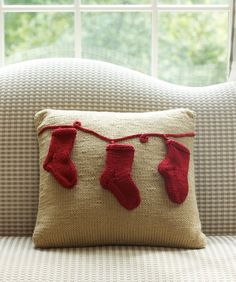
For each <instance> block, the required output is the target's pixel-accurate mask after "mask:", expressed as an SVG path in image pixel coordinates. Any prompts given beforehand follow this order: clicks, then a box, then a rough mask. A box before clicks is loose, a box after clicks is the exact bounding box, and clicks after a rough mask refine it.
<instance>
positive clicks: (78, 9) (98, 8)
mask: <svg viewBox="0 0 236 282" xmlns="http://www.w3.org/2000/svg"><path fill="white" fill-rule="evenodd" d="M233 1H234V0H230V1H229V3H228V4H212V5H211V4H199V5H196V4H186V5H185V4H181V5H180V4H170V5H166V4H160V3H159V2H158V0H151V2H150V4H145V5H136V4H132V5H128V4H121V5H117V4H112V5H102V4H101V5H100V4H96V5H93V4H89V5H85V4H81V0H74V3H73V4H70V5H63V4H58V5H47V4H46V5H43V4H39V5H20V4H17V5H7V4H4V3H3V2H4V0H0V67H1V66H4V61H5V38H4V37H5V36H4V15H5V13H10V12H14V13H15V12H49V13H50V12H72V13H74V30H75V34H74V36H75V40H74V49H75V54H74V55H75V58H81V53H82V52H81V14H82V13H83V12H149V13H150V14H151V18H152V20H151V22H152V26H151V46H150V48H151V53H150V54H151V71H150V73H151V75H152V76H153V77H158V14H159V12H169V13H171V12H206V11H215V12H223V11H225V12H227V13H228V50H227V73H229V67H230V53H231V37H232V25H233V22H232V19H233Z"/></svg>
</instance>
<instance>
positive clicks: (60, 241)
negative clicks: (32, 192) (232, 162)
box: [33, 109, 205, 248]
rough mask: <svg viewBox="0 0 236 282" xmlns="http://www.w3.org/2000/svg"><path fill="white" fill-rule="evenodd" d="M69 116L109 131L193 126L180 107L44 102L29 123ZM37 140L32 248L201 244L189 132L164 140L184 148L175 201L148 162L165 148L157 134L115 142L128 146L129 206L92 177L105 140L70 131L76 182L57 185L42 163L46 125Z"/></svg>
mask: <svg viewBox="0 0 236 282" xmlns="http://www.w3.org/2000/svg"><path fill="white" fill-rule="evenodd" d="M77 120H78V121H79V122H81V124H82V126H84V127H85V128H88V129H90V130H94V131H95V132H97V133H100V134H102V135H105V136H107V137H110V138H120V137H124V136H128V135H133V134H137V133H148V132H149V133H150V132H159V133H169V134H181V133H188V132H194V129H195V115H194V112H192V111H190V110H188V109H175V110H169V111H159V112H147V113H114V112H88V111H62V110H51V109H46V110H42V111H40V112H38V113H37V114H36V118H35V125H36V128H37V131H38V132H39V131H40V130H41V129H42V128H44V127H45V126H54V125H73V123H74V122H75V121H77ZM38 139H39V151H40V153H39V159H40V191H39V210H38V216H37V222H36V227H35V230H34V234H33V240H34V243H35V245H36V246H37V247H41V248H48V247H70V246H72V247H76V246H89V245H90V246H91V245H112V244H113V245H115V244H119V245H122V244H123V245H159V246H169V247H185V248H203V247H204V246H205V236H204V234H202V232H201V223H200V220H199V214H198V208H197V202H196V196H195V181H194V162H193V143H194V137H193V136H191V137H181V138H173V139H172V140H176V141H177V140H178V142H180V143H182V144H183V145H184V146H185V147H186V148H187V149H188V150H189V151H190V164H189V171H188V182H189V194H188V197H187V199H186V200H185V202H184V203H183V204H181V205H177V204H175V203H173V202H171V201H170V199H169V198H168V195H167V193H166V190H165V184H164V180H163V178H162V176H161V175H160V174H159V173H158V172H157V168H156V167H157V165H158V164H159V163H160V161H161V160H163V159H164V157H165V155H166V145H165V142H164V141H165V140H164V139H163V138H160V137H149V141H148V142H146V143H142V142H140V140H139V138H134V139H130V140H125V141H121V142H119V144H123V145H124V144H132V145H133V147H134V148H135V159H134V163H133V169H132V178H133V180H134V182H135V183H136V185H137V186H138V187H139V190H140V194H141V199H142V200H141V204H140V206H139V207H137V208H136V209H134V210H132V211H129V210H127V209H125V208H124V207H123V206H121V205H120V204H119V202H118V201H117V199H116V198H115V197H114V195H113V194H112V193H110V192H108V191H107V190H105V189H102V187H101V185H100V183H99V178H100V175H101V173H102V171H103V168H104V165H105V156H106V144H107V142H104V140H101V139H99V138H97V137H96V136H94V135H92V134H88V133H87V132H83V131H80V130H79V131H78V132H77V136H76V140H75V143H74V146H73V151H72V154H71V160H73V162H74V165H75V166H76V170H77V172H78V183H77V185H76V186H75V187H74V188H72V189H65V188H64V187H62V185H61V184H60V182H58V181H57V180H56V179H55V178H54V177H52V175H51V174H50V173H48V171H46V170H44V169H43V163H44V160H45V158H46V156H47V154H48V150H49V145H50V142H51V130H46V131H44V132H43V133H42V134H40V135H39V137H38ZM170 140H171V139H170ZM64 143H65V141H64ZM57 149H58V148H57ZM61 151H62V149H61ZM123 155H124V154H123ZM57 158H58V156H57ZM122 165H123V166H124V165H125V164H124V163H122V164H121V166H122ZM118 175H119V174H118ZM118 175H116V177H117V178H118ZM122 183H124V181H123V182H122Z"/></svg>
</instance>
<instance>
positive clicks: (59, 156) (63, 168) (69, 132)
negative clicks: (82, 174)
mask: <svg viewBox="0 0 236 282" xmlns="http://www.w3.org/2000/svg"><path fill="white" fill-rule="evenodd" d="M76 133H77V130H76V129H75V128H59V129H54V130H53V131H52V137H51V143H50V147H49V150H48V154H47V157H46V159H45V161H44V164H43V168H44V169H45V170H47V171H48V172H50V173H51V174H52V175H53V176H54V177H55V178H56V179H57V181H58V182H59V183H60V184H61V185H62V186H63V187H65V188H72V187H73V186H75V185H76V183H77V170H76V167H75V165H74V163H73V162H72V160H71V158H70V155H71V151H72V149H73V145H74V141H75V137H76Z"/></svg>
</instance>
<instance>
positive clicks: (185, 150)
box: [166, 139, 190, 154]
mask: <svg viewBox="0 0 236 282" xmlns="http://www.w3.org/2000/svg"><path fill="white" fill-rule="evenodd" d="M168 144H173V145H174V146H175V147H176V148H178V149H179V150H181V151H183V152H186V153H188V154H189V153H190V152H189V149H188V148H187V147H186V146H184V145H183V144H181V143H179V142H177V141H175V140H173V139H167V140H166V145H168Z"/></svg>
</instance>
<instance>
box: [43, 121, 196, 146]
mask: <svg viewBox="0 0 236 282" xmlns="http://www.w3.org/2000/svg"><path fill="white" fill-rule="evenodd" d="M57 128H76V129H77V130H80V131H83V132H86V133H89V134H91V135H94V136H96V137H98V138H99V139H101V140H103V141H106V142H108V143H116V142H120V141H124V140H129V139H134V138H139V140H140V142H142V143H146V142H148V140H149V137H161V138H163V139H168V137H176V138H180V137H194V136H195V132H186V133H167V134H164V133H158V132H153V133H138V134H133V135H128V136H124V137H120V138H109V137H107V136H104V135H102V134H100V133H98V132H96V131H94V130H92V129H89V128H85V127H83V126H82V125H81V123H80V121H75V122H74V124H73V125H46V126H44V127H43V128H42V129H41V130H40V131H39V133H38V134H39V135H40V134H42V133H43V132H44V131H45V130H48V129H57Z"/></svg>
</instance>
